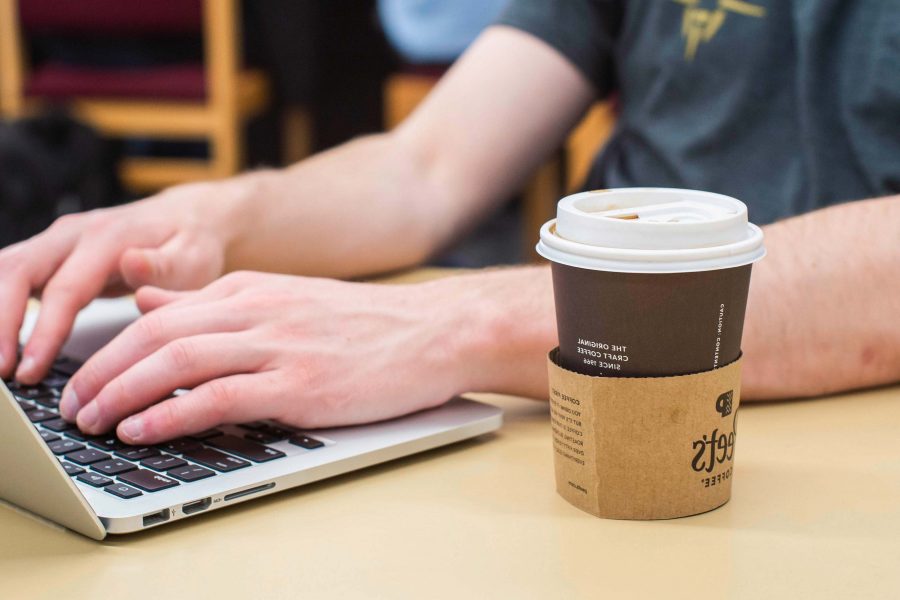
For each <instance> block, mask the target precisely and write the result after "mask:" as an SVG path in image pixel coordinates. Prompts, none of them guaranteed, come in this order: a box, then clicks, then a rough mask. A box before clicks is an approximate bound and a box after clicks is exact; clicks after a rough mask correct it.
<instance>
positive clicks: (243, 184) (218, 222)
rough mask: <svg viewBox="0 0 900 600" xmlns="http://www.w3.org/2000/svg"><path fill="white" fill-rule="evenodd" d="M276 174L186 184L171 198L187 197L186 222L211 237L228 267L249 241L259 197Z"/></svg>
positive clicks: (254, 222)
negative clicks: (213, 237)
mask: <svg viewBox="0 0 900 600" xmlns="http://www.w3.org/2000/svg"><path fill="white" fill-rule="evenodd" d="M276 174H277V171H275V170H264V171H254V172H252V173H247V174H244V175H240V176H237V177H231V178H229V179H224V180H220V181H209V182H202V183H196V184H188V185H187V186H184V188H190V189H182V188H174V189H173V196H177V197H179V199H180V198H184V197H187V198H190V200H191V201H189V202H187V203H186V206H187V211H188V215H187V219H188V220H189V221H190V222H192V223H193V224H194V225H195V226H196V227H198V228H200V229H204V230H206V231H208V232H210V233H211V234H212V235H214V236H215V238H216V239H217V240H218V241H219V243H220V244H221V247H222V252H223V254H224V259H225V264H226V265H229V264H232V263H233V262H234V261H233V260H232V258H233V257H234V256H235V255H236V254H239V253H240V252H242V251H243V248H244V247H245V246H246V245H247V244H248V243H249V242H250V241H252V239H253V237H254V236H253V231H252V226H253V225H254V224H257V223H259V219H258V217H259V215H258V214H257V212H258V211H259V210H260V207H261V204H262V203H261V202H260V198H263V197H265V195H266V189H268V187H269V185H270V183H269V182H270V180H271V179H272V178H273V177H275V176H276ZM182 192H184V193H182ZM177 201H179V200H176V202H177ZM182 201H183V200H182ZM226 270H230V269H228V268H227V267H226Z"/></svg>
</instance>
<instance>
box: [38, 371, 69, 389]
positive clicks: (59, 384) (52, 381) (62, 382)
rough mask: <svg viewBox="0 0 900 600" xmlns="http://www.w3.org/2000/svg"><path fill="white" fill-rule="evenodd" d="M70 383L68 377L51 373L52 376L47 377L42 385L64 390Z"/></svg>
mask: <svg viewBox="0 0 900 600" xmlns="http://www.w3.org/2000/svg"><path fill="white" fill-rule="evenodd" d="M68 382H69V376H68V375H65V374H63V373H57V372H54V371H50V374H49V375H47V376H46V377H45V378H44V380H43V381H42V382H41V383H42V384H44V386H46V387H48V388H51V389H57V390H59V389H62V388H64V387H65V386H66V383H68Z"/></svg>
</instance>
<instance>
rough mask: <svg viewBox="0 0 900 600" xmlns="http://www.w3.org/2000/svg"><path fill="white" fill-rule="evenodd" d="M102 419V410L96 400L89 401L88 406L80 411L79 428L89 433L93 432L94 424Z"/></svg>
mask: <svg viewBox="0 0 900 600" xmlns="http://www.w3.org/2000/svg"><path fill="white" fill-rule="evenodd" d="M98 420H100V411H99V410H97V403H96V402H89V403H88V405H87V406H85V407H84V408H82V409H81V410H80V411H78V428H79V429H81V430H82V431H87V432H88V433H91V432H93V430H94V426H95V425H96V424H97V421H98Z"/></svg>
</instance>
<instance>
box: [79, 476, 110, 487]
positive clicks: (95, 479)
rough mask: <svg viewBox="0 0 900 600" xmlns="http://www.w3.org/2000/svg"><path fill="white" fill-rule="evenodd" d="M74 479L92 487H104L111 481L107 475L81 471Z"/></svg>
mask: <svg viewBox="0 0 900 600" xmlns="http://www.w3.org/2000/svg"><path fill="white" fill-rule="evenodd" d="M75 479H77V480H78V481H81V482H83V483H86V484H88V485H92V486H94V487H104V486H107V485H109V484H111V483H112V482H113V480H112V479H110V478H109V477H104V476H103V475H100V474H99V473H82V474H81V475H79V476H78V477H76V478H75Z"/></svg>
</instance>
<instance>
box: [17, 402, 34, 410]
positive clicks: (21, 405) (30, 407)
mask: <svg viewBox="0 0 900 600" xmlns="http://www.w3.org/2000/svg"><path fill="white" fill-rule="evenodd" d="M16 402H18V403H19V408H21V409H22V410H24V411H25V412H31V411H33V410H34V409H35V408H37V407H36V406H35V405H34V404H32V403H31V402H25V401H24V400H16Z"/></svg>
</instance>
